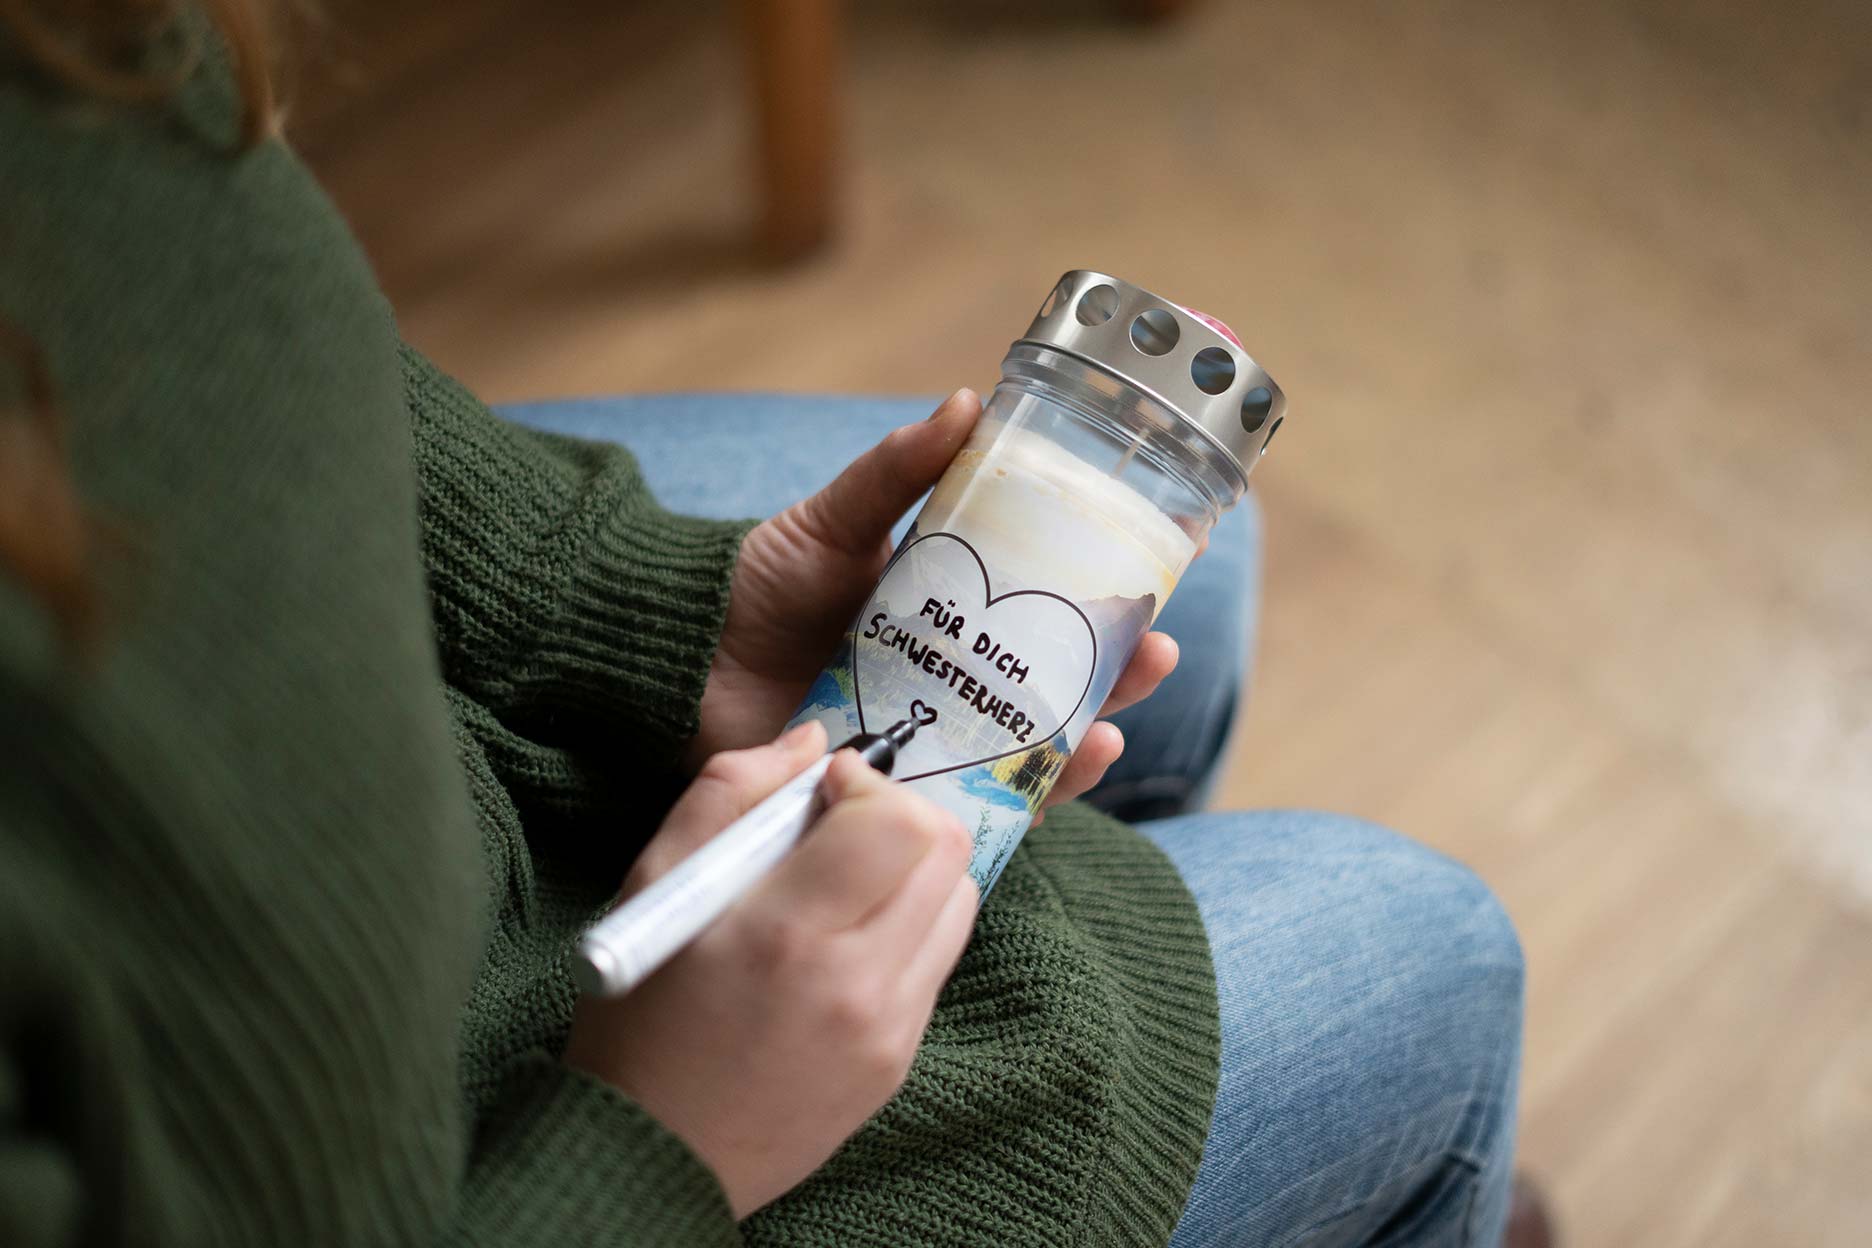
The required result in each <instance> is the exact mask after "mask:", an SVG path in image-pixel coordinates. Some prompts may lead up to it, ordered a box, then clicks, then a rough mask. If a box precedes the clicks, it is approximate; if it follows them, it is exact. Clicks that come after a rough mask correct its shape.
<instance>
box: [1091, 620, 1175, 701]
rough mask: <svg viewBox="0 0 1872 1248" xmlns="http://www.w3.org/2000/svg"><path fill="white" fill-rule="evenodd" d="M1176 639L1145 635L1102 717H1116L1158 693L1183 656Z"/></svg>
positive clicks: (1121, 676) (1119, 680) (1117, 683)
mask: <svg viewBox="0 0 1872 1248" xmlns="http://www.w3.org/2000/svg"><path fill="white" fill-rule="evenodd" d="M1181 653H1182V652H1181V651H1180V650H1179V649H1178V648H1177V643H1176V639H1175V638H1173V637H1172V636H1170V634H1169V633H1145V634H1144V636H1143V637H1142V638H1141V639H1140V640H1139V641H1138V646H1137V650H1136V652H1134V653H1133V654H1132V655H1131V661H1130V662H1129V663H1127V664H1125V669H1124V671H1122V672H1120V673H1118V680H1117V682H1116V683H1115V684H1113V685H1112V691H1111V695H1110V696H1109V697H1107V698H1106V699H1105V705H1104V706H1102V707H1100V708H1099V714H1100V715H1116V714H1117V713H1118V712H1119V711H1122V710H1124V709H1125V707H1127V706H1132V705H1135V704H1136V703H1139V702H1142V701H1143V700H1144V699H1145V698H1148V697H1150V695H1151V694H1153V693H1155V692H1156V691H1157V686H1158V685H1160V684H1162V683H1163V679H1164V677H1166V676H1168V675H1169V674H1170V673H1171V672H1173V671H1175V670H1176V665H1177V659H1178V657H1179V656H1180V655H1181Z"/></svg>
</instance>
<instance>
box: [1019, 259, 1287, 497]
mask: <svg viewBox="0 0 1872 1248" xmlns="http://www.w3.org/2000/svg"><path fill="white" fill-rule="evenodd" d="M1020 341H1021V342H1025V343H1032V344H1035V345H1037V346H1043V347H1050V348H1052V349H1053V350H1055V351H1059V352H1062V353H1064V354H1067V355H1070V356H1073V357H1074V358H1076V359H1079V360H1082V361H1084V362H1085V363H1087V364H1090V365H1092V366H1093V367H1095V368H1098V369H1102V370H1103V371H1105V372H1107V373H1110V374H1112V375H1113V376H1115V377H1117V378H1119V379H1120V380H1122V381H1124V382H1125V383H1126V384H1128V385H1131V386H1134V387H1136V388H1137V389H1139V390H1141V391H1143V392H1145V393H1146V394H1149V395H1150V396H1151V397H1153V398H1155V399H1156V400H1158V401H1159V402H1160V403H1162V404H1164V406H1166V407H1168V408H1170V409H1171V410H1172V411H1174V412H1176V414H1177V415H1178V416H1181V417H1182V418H1183V419H1184V420H1185V421H1187V422H1189V424H1191V425H1193V426H1195V428H1196V429H1197V431H1198V432H1200V433H1201V434H1203V435H1205V437H1206V440H1207V441H1209V442H1211V443H1213V444H1215V445H1216V446H1217V447H1219V448H1220V449H1221V450H1223V451H1224V452H1226V453H1227V455H1228V456H1229V458H1230V459H1232V460H1233V461H1234V463H1235V465H1236V466H1237V467H1238V468H1239V469H1240V470H1241V473H1242V475H1243V476H1246V475H1247V474H1248V473H1249V471H1250V470H1251V469H1253V467H1254V465H1255V462H1256V461H1257V460H1259V459H1260V457H1261V455H1262V453H1263V452H1264V451H1265V450H1266V449H1267V445H1268V443H1269V442H1270V441H1272V440H1273V437H1274V431H1275V430H1276V429H1277V428H1279V426H1280V423H1281V420H1282V417H1283V414H1284V412H1285V410H1286V407H1287V396H1286V395H1284V394H1282V393H1281V388H1280V387H1279V386H1277V385H1275V384H1274V379H1273V378H1272V377H1270V376H1268V374H1267V370H1266V369H1264V368H1262V367H1261V366H1260V365H1259V364H1257V363H1255V361H1254V357H1253V356H1250V355H1249V354H1248V353H1247V352H1246V351H1244V350H1243V349H1242V347H1241V343H1240V342H1239V341H1237V340H1236V338H1235V335H1234V334H1233V333H1232V332H1229V331H1228V328H1227V326H1224V325H1222V323H1221V322H1220V321H1216V320H1214V319H1213V318H1211V317H1208V316H1205V315H1203V314H1201V313H1196V312H1191V311H1190V310H1189V309H1188V308H1185V307H1183V306H1182V305H1180V304H1175V303H1172V302H1170V301H1169V300H1168V299H1164V298H1162V297H1160V296H1158V295H1153V294H1152V293H1151V292H1150V291H1148V290H1145V289H1144V288H1143V287H1142V286H1133V285H1132V284H1131V283H1130V282H1124V281H1120V280H1119V279H1117V278H1115V277H1112V276H1110V275H1109V274H1105V273H1095V272H1093V271H1091V270H1089V269H1074V270H1073V271H1072V272H1070V273H1068V274H1066V275H1065V276H1064V277H1062V278H1060V279H1059V282H1058V284H1056V285H1055V286H1054V287H1053V293H1052V294H1050V295H1048V296H1047V300H1046V302H1045V303H1044V304H1042V305H1041V307H1040V315H1038V316H1036V317H1035V318H1034V322H1033V324H1031V325H1029V326H1028V327H1027V332H1026V333H1025V334H1023V335H1022V336H1021V338H1020Z"/></svg>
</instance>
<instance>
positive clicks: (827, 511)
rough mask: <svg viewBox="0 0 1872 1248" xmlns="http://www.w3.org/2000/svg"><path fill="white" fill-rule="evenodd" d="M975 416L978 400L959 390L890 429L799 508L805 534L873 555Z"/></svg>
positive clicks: (965, 438) (949, 456) (978, 410)
mask: <svg viewBox="0 0 1872 1248" xmlns="http://www.w3.org/2000/svg"><path fill="white" fill-rule="evenodd" d="M980 416H981V397H980V396H979V395H977V394H976V393H975V392H974V391H973V390H970V389H969V388H968V387H966V386H964V387H963V388H962V389H960V390H958V391H956V392H955V393H954V394H952V395H950V396H949V397H948V398H946V399H944V400H943V401H942V403H941V405H940V406H938V407H937V408H936V411H935V412H934V414H932V415H931V416H930V418H929V419H928V420H925V421H922V422H920V423H918V424H914V425H905V426H904V427H903V428H901V429H897V430H894V431H893V432H892V433H891V434H890V435H889V436H888V437H886V438H885V439H884V440H883V441H882V442H879V443H878V444H877V445H876V446H874V447H872V448H871V449H870V450H868V451H866V452H865V453H864V454H863V455H860V456H859V457H858V458H857V459H855V460H853V461H852V464H851V466H850V467H849V468H847V469H845V471H844V472H841V473H840V474H839V475H838V477H837V479H836V480H834V481H833V482H832V484H830V485H828V486H826V487H825V488H824V489H823V490H820V491H819V492H818V493H817V494H815V495H813V496H812V497H811V498H809V499H807V500H806V501H805V502H803V503H801V504H800V507H801V513H800V515H801V519H802V520H803V521H804V522H805V524H806V526H807V529H808V531H809V532H810V533H811V534H812V535H813V536H814V537H816V538H818V539H819V540H820V541H822V542H824V543H826V544H827V545H828V546H832V547H835V548H837V549H839V550H843V551H847V552H850V553H852V554H866V555H868V554H870V553H872V552H873V551H875V550H876V549H877V547H878V545H879V544H880V543H881V542H882V541H883V540H884V538H885V537H886V536H887V535H888V534H889V533H890V529H891V526H892V525H893V524H896V523H897V520H898V518H899V517H901V516H902V515H903V514H904V512H906V511H908V510H910V504H912V503H914V502H916V500H917V499H918V498H919V497H921V496H922V494H923V492H924V491H925V490H927V489H929V488H930V487H931V486H932V485H935V484H936V479H937V478H938V477H940V476H942V474H943V470H944V469H945V468H947V467H948V466H949V461H950V460H952V459H954V458H955V457H956V452H957V451H960V450H961V449H962V444H963V443H964V442H966V441H968V436H969V433H970V432H971V431H972V430H973V429H974V428H975V422H976V420H977V419H978V418H980Z"/></svg>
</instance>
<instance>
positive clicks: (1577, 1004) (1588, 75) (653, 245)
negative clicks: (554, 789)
mask: <svg viewBox="0 0 1872 1248" xmlns="http://www.w3.org/2000/svg"><path fill="white" fill-rule="evenodd" d="M336 8H337V13H336V16H335V19H334V24H335V26H336V28H337V29H336V32H335V33H334V35H333V36H332V37H331V40H330V42H329V43H328V44H327V45H326V46H327V49H328V51H327V53H326V55H325V56H324V58H323V62H324V63H323V66H322V68H321V69H320V70H319V71H318V72H316V73H314V74H313V75H312V76H311V77H310V78H309V79H308V84H309V85H308V90H309V91H310V92H311V94H310V96H309V98H306V99H305V100H304V101H303V103H302V105H301V108H300V112H299V116H300V118H301V119H302V121H303V123H304V124H303V126H302V127H301V130H300V136H301V137H300V141H301V143H302V146H303V147H304V148H305V150H306V151H307V153H308V155H309V156H310V157H311V158H312V159H313V161H314V163H315V165H316V166H317V167H318V168H319V169H320V171H321V172H322V173H323V175H324V176H325V177H326V178H327V180H328V182H329V184H330V185H331V187H332V189H333V192H334V194H335V195H336V197H337V199H338V200H339V202H340V204H341V205H342V206H343V207H344V208H345V209H346V211H347V212H348V213H349V214H350V215H351V217H352V219H353V221H354V222H355V224H356V227H357V229H358V231H359V233H360V236H361V237H362V238H363V240H364V242H365V244H366V246H367V247H368V249H369V250H370V251H371V252H372V254H373V256H374V258H375V259H376V261H377V263H378V265H379V267H380V271H381V272H382V274H383V277H384V280H385V283H386V285H387V287H388V288H389V290H390V292H391V295H392V297H393V299H394V300H395V301H396V303H397V306H398V308H399V313H400V315H401V317H402V318H403V322H404V326H405V330H406V332H407V333H408V334H409V335H410V336H411V337H412V338H413V339H414V340H415V341H416V342H417V343H418V344H419V345H421V346H423V347H424V348H426V349H428V350H429V351H431V352H432V353H433V354H435V355H436V356H437V357H438V358H439V359H440V360H441V361H442V362H443V363H444V364H445V365H447V366H449V367H452V368H454V369H455V370H456V371H458V372H459V373H461V374H462V375H463V376H464V377H465V378H467V379H468V380H469V381H470V382H472V383H473V384H475V385H476V386H478V387H479V388H480V389H481V390H482V391H483V392H484V393H485V394H487V395H488V396H489V397H492V398H495V399H504V398H517V397H523V396H538V395H549V394H574V393H589V392H605V391H613V392H617V391H632V390H660V389H722V388H726V389H737V388H744V389H813V390H838V391H859V392H893V393H894V392H919V391H920V392H938V391H946V390H948V389H950V388H952V387H954V386H955V385H958V384H962V383H968V384H975V385H978V386H979V385H984V384H988V383H990V382H991V381H992V379H993V376H994V367H995V364H996V362H997V361H998V360H999V357H1000V353H1001V351H1002V349H1003V348H1004V347H1005V345H1006V343H1007V341H1008V339H1009V338H1010V337H1011V336H1012V335H1013V334H1014V333H1015V332H1016V331H1017V330H1018V329H1019V328H1021V327H1022V326H1023V325H1024V324H1025V321H1026V319H1027V317H1028V316H1029V315H1030V314H1031V312H1032V310H1033V307H1034V306H1036V305H1037V303H1038V301H1039V300H1040V298H1041V296H1042V295H1043V294H1044V293H1045V291H1046V289H1047V286H1048V284H1049V283H1050V282H1051V280H1052V278H1053V277H1054V276H1055V275H1056V274H1057V273H1058V272H1060V271H1061V270H1064V269H1066V268H1070V267H1076V266H1081V265H1093V266H1098V267H1103V268H1107V269H1109V270H1111V271H1114V272H1118V273H1121V274H1124V275H1127V276H1130V277H1133V278H1135V279H1136V280H1138V281H1141V282H1144V283H1145V284H1147V285H1150V286H1153V287H1156V288H1158V289H1160V290H1162V291H1163V292H1165V293H1167V294H1172V295H1174V296H1176V297H1179V298H1182V299H1185V300H1187V301H1189V302H1190V303H1191V304H1193V305H1194V306H1198V307H1202V308H1205V309H1208V310H1211V311H1214V312H1216V313H1217V314H1219V315H1221V316H1223V317H1224V318H1225V319H1227V320H1229V321H1230V322H1231V323H1232V324H1233V325H1234V326H1235V327H1236V328H1237V329H1238V330H1239V331H1240V332H1241V334H1242V336H1243V338H1244V340H1245V341H1246V342H1247V343H1248V344H1249V347H1250V349H1251V350H1252V351H1254V352H1255V353H1256V355H1257V356H1258V357H1259V358H1260V359H1262V360H1263V361H1264V362H1265V363H1267V364H1268V366H1269V367H1270V368H1271V369H1272V371H1273V372H1274V374H1275V375H1276V376H1277V377H1279V378H1280V379H1281V381H1282V383H1283V385H1285V386H1286V387H1287V389H1288V392H1289V394H1290V395H1291V396H1292V401H1293V409H1292V411H1293V419H1292V420H1291V421H1290V423H1289V427H1288V428H1287V429H1286V430H1285V431H1284V432H1283V434H1282V437H1281V441H1280V442H1279V444H1277V446H1276V448H1275V453H1274V454H1272V455H1270V457H1269V459H1268V461H1267V464H1266V465H1265V466H1264V468H1263V469H1262V470H1261V473H1260V474H1258V475H1259V485H1258V489H1259V492H1260V496H1261V500H1262V503H1263V505H1264V506H1265V508H1266V510H1267V514H1268V532H1269V535H1270V539H1269V540H1270V545H1269V551H1268V567H1267V584H1266V600H1265V601H1266V605H1265V619H1264V628H1263V634H1262V642H1261V654H1260V666H1259V669H1258V672H1257V675H1256V679H1255V682H1254V690H1253V698H1252V702H1251V709H1250V711H1249V713H1248V717H1247V720H1246V724H1245V730H1244V731H1243V732H1242V734H1241V736H1240V740H1239V744H1238V747H1237V750H1236V753H1235V756H1234V758H1233V760H1232V768H1231V772H1230V777H1229V781H1228V784H1227V797H1228V799H1229V800H1230V801H1231V802H1233V803H1236V804H1257V805H1275V804H1279V805H1305V806H1321V807H1332V808H1337V809H1344V810H1349V811H1352V812H1355V813H1358V814H1361V815H1365V816H1368V817H1371V818H1374V819H1378V820H1380V821H1383V822H1386V823H1389V824H1391V825H1393V826H1396V827H1399V828H1401V829H1403V830H1405V831H1407V832H1409V833H1411V834H1413V835H1415V836H1417V837H1420V838H1421V839H1423V840H1425V841H1428V842H1429V843H1431V844H1434V845H1437V846H1439V847H1441V848H1443V849H1445V850H1447V851H1449V852H1451V853H1453V854H1455V855H1457V856H1458V857H1461V858H1463V859H1464V860H1466V861H1468V862H1470V863H1472V864H1474V865H1475V866H1476V867H1477V869H1478V870H1480V871H1481V872H1482V873H1483V874H1484V875H1485V876H1486V877H1487V878H1488V879H1489V880H1490V881H1491V882H1492V883H1493V884H1494V885H1495V887H1496V888H1497V889H1498V890H1499V891H1500V892H1501V894H1502V895H1503V897H1504V898H1505V900H1506V901H1507V904H1508V906H1509V909H1510V910H1511V912H1512V913H1513V914H1514V916H1515V918H1516V920H1517V922H1518V923H1519V925H1520V928H1521V931H1522V933H1523V937H1524V941H1525V944H1526V946H1527V950H1528V955H1529V961H1530V968H1531V987H1530V994H1531V996H1530V1007H1529V1019H1528V1022H1529V1033H1528V1049H1527V1069H1526V1078H1525V1091H1524V1104H1525V1112H1524V1137H1523V1153H1524V1157H1525V1160H1526V1162H1527V1164H1529V1165H1530V1166H1532V1167H1533V1168H1534V1169H1536V1170H1537V1171H1540V1172H1542V1173H1543V1174H1544V1175H1545V1176H1546V1177H1547V1178H1548V1180H1549V1181H1550V1183H1551V1185H1552V1187H1553V1189H1554V1191H1555V1193H1556V1195H1557V1197H1558V1199H1559V1201H1560V1204H1561V1206H1562V1213H1563V1215H1564V1217H1565V1220H1566V1223H1567V1226H1568V1229H1569V1231H1570V1234H1571V1242H1573V1243H1576V1244H1586V1245H1598V1244H1608V1245H1620V1244H1639V1243H1642V1244H1646V1245H1654V1244H1655V1245H1678V1244H1681V1245H1692V1244H1696V1245H1704V1244H1717V1245H1729V1244H1734V1245H1744V1244H1748V1245H1759V1244H1822V1245H1834V1244H1837V1245H1849V1244H1852V1245H1857V1244H1864V1243H1872V1183H1868V1182H1867V1176H1868V1175H1872V411H1868V407H1869V402H1868V396H1869V395H1872V331H1869V330H1868V325H1872V228H1869V225H1868V223H1869V222H1872V133H1869V132H1872V8H1868V7H1867V6H1864V5H1863V4H1854V3H1849V2H1848V0H1824V2H1822V0H1807V2H1804V3H1798V4H1782V5H1775V4H1770V3H1767V2H1766V0H1708V2H1706V3H1704V4H1701V5H1697V6H1682V5H1675V4H1671V3H1667V2H1666V0H1587V2H1584V3H1579V4H1572V5H1560V4H1557V3H1530V4H1525V5H1496V4H1485V3H1477V2H1470V0H1446V2H1434V3H1431V2H1426V3H1414V4H1401V5H1390V6H1368V5H1357V4H1353V3H1350V2H1347V0H1342V2H1331V0H1328V2H1320V0H1315V2H1312V3H1307V2H1305V0H1261V2H1257V3H1227V2H1225V0H1210V2H1209V3H1206V4H1203V5H1199V6H1197V9H1196V11H1195V12H1194V13H1193V14H1192V15H1191V16H1190V18H1189V19H1188V20H1186V21H1184V22H1181V23H1177V24H1173V25H1170V26H1166V27H1137V26H1133V25H1129V24H1127V23H1125V22H1122V21H1119V20H1117V19H1115V18H1109V17H1107V16H1105V15H1104V14H1103V13H1101V11H1100V6H1098V5H1087V4H1079V3H1074V4H1067V3H1064V0H1031V3H1029V2H1022V3H1010V4H989V3H986V0H970V2H969V3H963V4H957V5H948V6H926V5H920V4H913V3H909V2H907V0H899V2H896V3H874V4H871V5H866V6H852V8H853V9H854V10H860V9H862V11H860V12H857V14H856V18H855V27H854V32H853V35H854V37H853V50H854V64H853V67H852V74H851V81H850V83H849V90H848V99H849V127H850V138H851V151H852V155H853V158H854V165H853V168H852V169H851V171H850V179H849V187H848V218H847V222H846V228H845V232H844V234H843V236H842V237H841V238H840V240H839V241H838V243H837V244H836V245H835V246H834V247H833V249H832V250H831V251H829V252H828V253H826V254H825V255H824V256H822V257H821V258H820V259H818V260H817V261H816V262H814V263H812V264H809V265H805V266H801V267H797V268H792V269H786V270H769V269H766V268H763V267H761V266H760V265H759V264H758V263H757V262H756V260H755V259H754V257H753V256H752V254H751V253H750V250H749V248H748V245H747V243H746V241H745V240H746V237H747V234H746V230H747V226H748V223H749V222H750V221H751V220H752V219H753V215H754V214H753V209H752V206H751V204H750V203H749V202H748V196H749V190H748V187H749V185H750V183H751V173H750V166H749V163H748V160H747V149H746V143H747V127H746V124H745V118H744V116H743V110H742V95H743V90H744V87H743V83H742V80H741V76H740V60H739V57H740V51H739V48H738V46H737V42H736V37H737V34H738V29H737V26H736V24H735V17H736V14H735V11H734V9H733V7H732V6H730V5H724V4H719V3H713V4H710V3H705V4H701V5H696V4H683V3H675V2H674V0H655V2H651V3H641V4H632V5H621V6H620V5H612V4H599V3H597V2H596V0H567V2H565V3H562V4H556V5H553V6H509V5H505V4H501V3H496V2H495V0H464V2H463V3H461V4H458V5H455V6H453V7H452V8H450V9H449V14H450V20H448V21H441V20H438V19H437V18H436V17H435V16H434V14H435V12H436V9H435V6H432V5H429V6H423V5H412V3H411V0H397V3H395V4H390V5H384V4H377V5H371V6H364V5H362V4H359V3H352V4H350V5H348V6H347V5H346V4H339V5H337V6H336ZM412 13H413V14H414V16H412ZM334 83H336V84H338V85H337V86H335V87H334V86H332V85H330V84H334Z"/></svg>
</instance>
